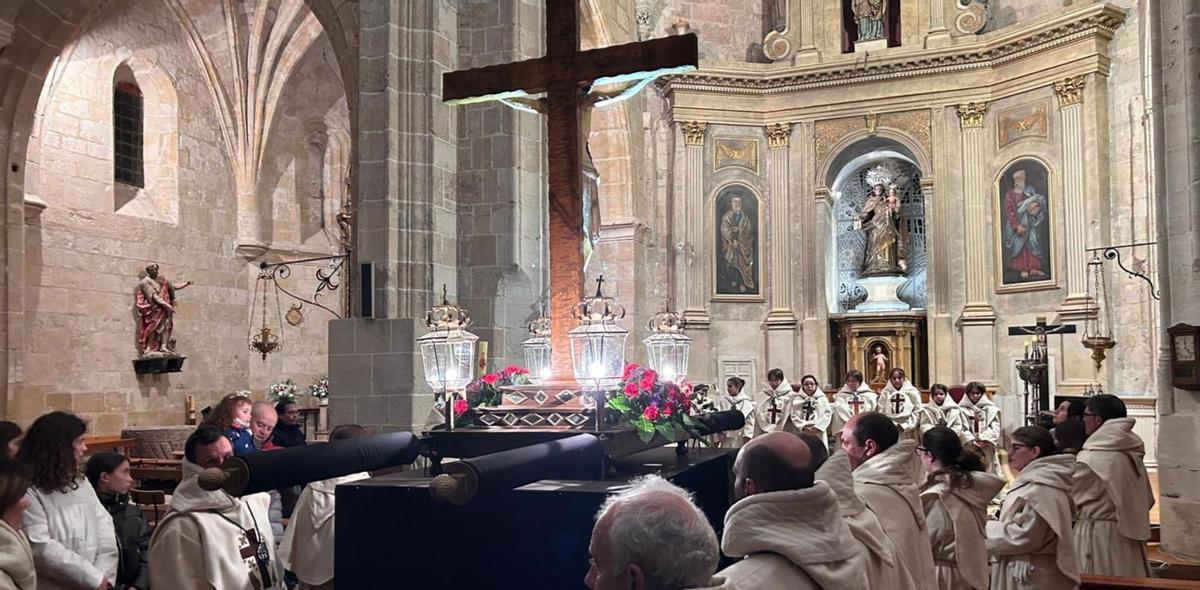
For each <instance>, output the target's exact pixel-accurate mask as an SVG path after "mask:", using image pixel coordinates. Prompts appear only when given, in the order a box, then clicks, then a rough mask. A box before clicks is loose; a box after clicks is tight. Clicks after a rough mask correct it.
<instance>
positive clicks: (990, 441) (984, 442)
mask: <svg viewBox="0 0 1200 590" xmlns="http://www.w3.org/2000/svg"><path fill="white" fill-rule="evenodd" d="M959 407H960V408H962V411H963V420H964V422H965V423H966V430H965V432H964V433H963V442H973V443H975V445H976V446H977V447H978V448H979V450H980V451H981V452H982V453H983V460H984V465H986V466H987V470H988V471H989V472H991V473H994V474H996V475H1002V472H1001V470H1000V454H999V447H1000V437H1001V429H1000V408H999V406H997V405H996V404H994V403H992V400H991V399H989V398H988V396H987V394H984V395H983V397H980V398H979V402H978V403H972V402H971V398H970V397H968V396H965V395H964V396H963V398H962V401H961V402H960V403H959Z"/></svg>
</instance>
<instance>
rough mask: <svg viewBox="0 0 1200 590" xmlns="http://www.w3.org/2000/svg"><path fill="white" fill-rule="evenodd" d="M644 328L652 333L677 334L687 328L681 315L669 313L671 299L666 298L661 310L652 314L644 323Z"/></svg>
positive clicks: (685, 321)
mask: <svg viewBox="0 0 1200 590" xmlns="http://www.w3.org/2000/svg"><path fill="white" fill-rule="evenodd" d="M646 327H647V328H648V329H649V330H650V331H651V332H654V333H660V332H668V333H678V332H683V329H684V328H686V327H687V320H685V319H684V318H683V315H682V314H679V313H676V312H673V311H671V298H670V297H667V299H666V304H665V305H664V306H663V310H662V311H660V312H658V313H656V314H654V316H653V317H651V318H650V321H649V322H647V323H646Z"/></svg>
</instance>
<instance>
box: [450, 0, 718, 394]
mask: <svg viewBox="0 0 1200 590" xmlns="http://www.w3.org/2000/svg"><path fill="white" fill-rule="evenodd" d="M697 63H698V53H697V42H696V36H695V35H694V34H690V33H689V34H687V35H679V36H675V37H666V38H662V39H654V40H651V41H645V42H640V43H628V44H625V45H617V46H613V47H604V48H600V49H592V50H589V51H580V50H579V5H578V2H577V0H556V1H552V2H546V55H545V56H544V57H541V58H538V59H530V60H525V61H520V62H515V63H509V64H501V65H494V66H486V67H481V68H473V69H469V70H461V71H457V72H450V73H447V74H445V75H444V76H443V78H442V99H443V100H445V101H446V102H447V103H449V104H469V103H477V102H486V101H497V100H498V101H504V102H505V103H506V104H509V105H510V106H516V107H518V108H522V107H523V108H527V109H530V110H534V111H536V112H540V113H543V114H545V115H546V128H547V136H548V138H547V142H548V149H547V160H548V166H547V167H548V169H549V175H548V176H549V186H550V203H549V205H550V231H549V240H550V242H549V250H550V342H551V376H550V378H551V380H554V381H568V380H571V379H572V377H571V375H572V371H571V350H570V344H569V343H568V339H567V332H569V331H570V330H571V328H572V327H573V325H572V324H573V319H572V316H571V309H572V308H573V307H574V306H575V304H576V303H578V302H579V301H580V300H581V299H583V272H584V264H585V248H584V240H585V235H586V231H585V224H584V221H585V214H584V210H585V202H584V199H583V186H584V183H583V177H584V173H583V172H584V166H585V165H587V164H588V162H589V160H590V158H589V157H588V156H587V134H588V131H589V130H590V110H591V108H592V107H593V106H596V105H597V104H599V103H602V102H608V101H616V100H619V99H622V98H626V97H628V96H631V95H632V94H633V93H635V92H637V91H638V90H640V89H641V88H642V87H644V86H645V85H646V84H648V83H649V82H650V81H651V80H653V79H654V78H656V77H658V76H662V75H664V74H670V73H677V72H682V71H687V70H691V69H695V67H696V65H697ZM606 84H623V85H625V86H624V87H623V88H621V89H620V90H619V91H617V92H615V93H600V92H591V91H590V90H591V89H592V88H593V87H596V86H602V85H606ZM541 93H545V97H543V98H540V99H532V98H531V97H532V96H533V95H537V94H541ZM588 204H589V205H593V206H594V204H593V203H588ZM596 213H598V212H596ZM592 219H595V216H594V215H593V216H591V217H590V218H588V221H591V220H592ZM591 225H594V226H597V227H598V224H591ZM591 229H596V228H595V227H594V228H591ZM589 241H590V240H589Z"/></svg>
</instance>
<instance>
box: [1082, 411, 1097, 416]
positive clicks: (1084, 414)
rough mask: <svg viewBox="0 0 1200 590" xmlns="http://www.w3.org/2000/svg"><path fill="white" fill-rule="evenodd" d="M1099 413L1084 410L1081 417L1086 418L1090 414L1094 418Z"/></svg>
mask: <svg viewBox="0 0 1200 590" xmlns="http://www.w3.org/2000/svg"><path fill="white" fill-rule="evenodd" d="M1099 415H1100V414H1097V413H1095V412H1087V411H1085V412H1084V413H1083V417H1084V418H1087V417H1088V416H1091V417H1093V418H1095V417H1096V416H1099Z"/></svg>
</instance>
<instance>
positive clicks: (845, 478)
mask: <svg viewBox="0 0 1200 590" xmlns="http://www.w3.org/2000/svg"><path fill="white" fill-rule="evenodd" d="M801 436H802V438H804V439H805V442H809V441H810V440H812V439H814V438H815V437H812V436H809V435H801ZM808 446H809V448H810V449H812V450H813V452H814V453H816V452H817V450H816V445H815V443H810V444H809V445H808ZM817 479H818V480H819V481H823V482H825V483H827V484H829V487H831V488H833V494H834V495H835V496H837V499H838V511H839V512H840V513H841V515H842V520H844V521H845V522H846V526H848V527H850V534H852V535H854V540H855V541H857V542H858V546H859V550H860V551H861V552H862V554H863V555H864V556H866V558H867V586H866V587H867V588H872V589H876V590H921V589H919V588H917V586H916V584H914V583H913V581H912V577H911V576H909V575H908V571H907V570H905V569H903V568H902V567H901V565H900V561H899V557H898V556H897V555H896V546H895V544H893V543H892V540H891V539H889V538H888V536H887V535H886V534H884V532H883V525H881V524H879V517H877V516H875V513H874V512H871V509H869V508H867V505H866V504H865V503H863V501H862V498H860V497H858V493H857V492H855V491H854V477H853V476H852V475H851V474H850V459H849V457H847V456H846V453H837V454H836V455H833V456H832V457H828V458H827V459H826V460H825V461H823V462H822V463H821V466H820V467H819V468H818V469H817Z"/></svg>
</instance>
